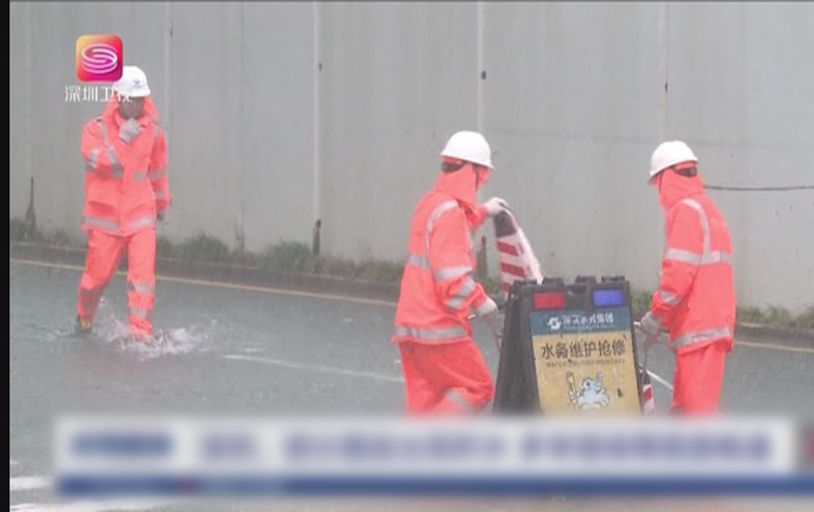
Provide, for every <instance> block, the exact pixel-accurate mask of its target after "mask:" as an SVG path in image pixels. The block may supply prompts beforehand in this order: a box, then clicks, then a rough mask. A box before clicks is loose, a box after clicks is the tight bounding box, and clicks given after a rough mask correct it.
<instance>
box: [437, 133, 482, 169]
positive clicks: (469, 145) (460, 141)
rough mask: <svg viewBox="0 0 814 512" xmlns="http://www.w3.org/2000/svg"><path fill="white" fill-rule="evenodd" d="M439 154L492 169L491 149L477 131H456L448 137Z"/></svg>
mask: <svg viewBox="0 0 814 512" xmlns="http://www.w3.org/2000/svg"><path fill="white" fill-rule="evenodd" d="M441 156H448V157H451V158H460V159H461V160H466V161H467V162H474V163H476V164H479V165H485V166H486V167H488V168H490V169H492V170H494V167H492V150H491V149H490V148H489V143H488V142H486V139H485V138H484V137H483V135H481V134H480V133H478V132H458V133H456V134H454V135H453V136H452V137H450V138H449V140H448V141H447V145H446V147H444V150H443V151H442V152H441Z"/></svg>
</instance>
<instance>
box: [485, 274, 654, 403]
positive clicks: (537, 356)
mask: <svg viewBox="0 0 814 512" xmlns="http://www.w3.org/2000/svg"><path fill="white" fill-rule="evenodd" d="M505 311H506V320H505V325H504V331H503V332H504V337H503V338H504V342H503V345H502V347H501V354H500V364H499V367H498V378H497V386H496V387H497V389H496V394H495V406H494V408H495V411H496V412H531V411H541V412H543V413H545V414H555V415H567V414H588V415H602V414H612V415H628V414H640V412H641V391H640V389H641V383H640V382H639V380H640V376H639V373H638V372H637V370H636V347H635V343H634V340H633V333H632V321H631V313H630V290H629V285H628V283H627V281H626V280H624V278H603V279H602V281H601V282H599V283H597V281H596V280H595V279H594V278H580V280H579V281H578V282H576V283H574V284H571V285H566V284H564V283H563V281H562V280H561V279H546V280H545V281H543V283H542V284H537V283H533V282H523V283H515V284H514V285H513V287H512V291H511V293H510V295H509V299H508V301H507V303H506V307H505Z"/></svg>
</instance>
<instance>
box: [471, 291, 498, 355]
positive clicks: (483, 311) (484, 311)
mask: <svg viewBox="0 0 814 512" xmlns="http://www.w3.org/2000/svg"><path fill="white" fill-rule="evenodd" d="M475 314H477V315H478V318H479V319H480V320H481V321H482V322H483V323H485V324H486V325H487V326H488V327H489V331H491V332H492V334H493V335H494V336H495V339H496V340H498V346H499V344H500V340H501V339H502V337H503V333H502V332H501V325H500V311H499V309H498V307H497V304H496V303H495V301H493V300H492V299H491V298H490V297H487V298H486V300H485V301H484V302H483V304H481V306H480V307H479V308H478V309H477V310H476V311H475Z"/></svg>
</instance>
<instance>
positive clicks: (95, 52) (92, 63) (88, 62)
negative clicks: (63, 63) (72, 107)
mask: <svg viewBox="0 0 814 512" xmlns="http://www.w3.org/2000/svg"><path fill="white" fill-rule="evenodd" d="M123 57H124V51H123V47H122V40H121V38H120V37H119V36H115V35H84V36H79V37H78V38H77V39H76V76H77V78H79V80H80V81H82V82H115V81H116V80H118V79H119V78H121V77H122V63H123Z"/></svg>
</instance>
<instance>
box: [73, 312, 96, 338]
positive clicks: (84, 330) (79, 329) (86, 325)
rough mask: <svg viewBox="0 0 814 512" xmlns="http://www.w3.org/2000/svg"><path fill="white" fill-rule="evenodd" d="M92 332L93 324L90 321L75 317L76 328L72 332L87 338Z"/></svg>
mask: <svg viewBox="0 0 814 512" xmlns="http://www.w3.org/2000/svg"><path fill="white" fill-rule="evenodd" d="M92 330H93V324H92V323H91V321H90V320H83V319H82V318H80V317H76V327H75V328H74V332H75V333H76V334H77V335H79V336H87V335H88V334H90V333H91V331H92Z"/></svg>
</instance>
